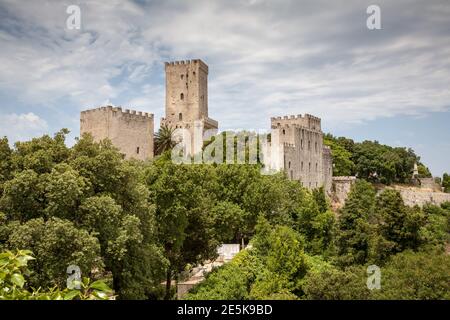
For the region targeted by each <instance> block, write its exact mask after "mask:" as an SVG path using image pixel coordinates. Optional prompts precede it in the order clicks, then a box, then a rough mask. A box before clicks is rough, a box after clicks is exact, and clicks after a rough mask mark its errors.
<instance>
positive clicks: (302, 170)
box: [302, 161, 303, 171]
mask: <svg viewBox="0 0 450 320" xmlns="http://www.w3.org/2000/svg"><path fill="white" fill-rule="evenodd" d="M302 171H303V161H302Z"/></svg>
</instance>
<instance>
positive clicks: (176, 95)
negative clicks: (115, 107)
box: [161, 59, 218, 154]
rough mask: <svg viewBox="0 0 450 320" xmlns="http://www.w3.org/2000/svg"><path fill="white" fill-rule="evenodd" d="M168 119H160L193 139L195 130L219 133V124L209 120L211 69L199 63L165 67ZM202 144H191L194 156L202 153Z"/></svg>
mask: <svg viewBox="0 0 450 320" xmlns="http://www.w3.org/2000/svg"><path fill="white" fill-rule="evenodd" d="M165 71H166V115H165V117H164V118H162V119H161V124H165V125H167V126H169V127H172V128H174V129H188V130H189V132H190V134H191V140H192V139H194V127H197V132H198V129H199V130H200V132H204V131H205V130H209V129H214V130H217V128H218V123H217V121H215V120H213V119H210V118H209V117H208V66H207V65H206V63H204V62H203V61H201V60H200V59H196V60H186V61H175V62H166V63H165ZM201 144H202V143H200V142H199V141H197V142H194V141H193V140H192V141H191V146H192V147H191V150H190V153H191V154H195V153H197V152H199V151H201V150H199V148H200V147H201Z"/></svg>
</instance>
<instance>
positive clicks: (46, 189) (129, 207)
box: [0, 130, 450, 299]
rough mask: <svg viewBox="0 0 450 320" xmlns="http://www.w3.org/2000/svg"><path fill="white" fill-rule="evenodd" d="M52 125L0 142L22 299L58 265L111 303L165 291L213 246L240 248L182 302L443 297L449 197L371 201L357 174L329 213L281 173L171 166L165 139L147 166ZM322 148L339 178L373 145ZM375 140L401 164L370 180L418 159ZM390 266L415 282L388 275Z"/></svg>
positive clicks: (7, 233) (0, 182)
mask: <svg viewBox="0 0 450 320" xmlns="http://www.w3.org/2000/svg"><path fill="white" fill-rule="evenodd" d="M66 134H67V131H66V130H62V131H61V132H58V133H57V134H56V135H55V136H54V137H50V136H43V137H40V138H35V139H33V140H31V141H27V142H19V143H16V144H15V145H14V147H12V148H11V147H10V146H9V144H8V141H7V139H6V138H5V139H1V140H0V251H6V250H9V252H15V250H32V251H33V254H34V257H35V258H36V259H29V261H27V262H29V263H28V264H27V269H28V271H29V274H28V271H26V274H27V284H26V285H25V287H26V288H25V287H24V288H25V291H27V292H28V294H30V295H31V296H33V294H34V293H33V291H31V290H30V288H32V287H34V288H39V287H40V288H56V289H51V290H54V291H51V290H50V289H49V290H50V291H48V292H56V294H55V295H53V296H52V295H50V296H48V297H49V298H61V297H62V294H61V293H60V292H62V291H64V290H65V289H63V288H64V286H65V281H66V278H67V274H66V268H67V266H69V265H77V266H79V267H80V269H81V272H82V274H83V276H86V277H89V278H91V279H93V281H94V282H93V283H97V282H96V281H97V280H98V279H102V278H111V279H112V281H111V284H112V287H113V289H114V291H115V294H116V295H117V298H118V299H162V298H166V299H172V298H174V292H173V288H172V286H171V283H172V282H173V280H177V278H178V275H179V274H180V272H182V271H185V270H186V268H189V267H192V266H195V265H197V264H199V263H202V262H204V261H205V260H209V259H214V258H216V255H217V253H216V248H217V246H218V245H219V244H220V243H243V244H246V245H247V244H249V243H250V244H251V245H252V249H249V250H245V251H243V252H241V253H240V254H239V255H238V256H237V257H236V258H235V259H234V260H233V261H232V262H230V263H229V264H226V265H224V266H223V267H221V268H219V269H217V270H215V271H213V272H212V273H210V274H209V276H208V278H207V280H206V281H204V282H203V283H201V284H200V285H199V286H197V287H196V288H195V289H194V290H193V291H192V293H191V294H189V296H188V297H189V298H191V299H198V298H201V299H203V298H204V299H216V298H221V299H313V298H319V299H329V298H339V299H344V298H361V299H365V298H380V297H381V298H383V297H385V298H390V297H398V296H400V295H401V292H406V291H405V290H409V291H407V292H408V293H405V295H406V297H408V298H421V299H422V298H445V297H446V296H445V294H443V292H445V291H446V290H447V291H448V286H447V287H446V285H445V283H444V282H443V281H441V280H442V276H443V273H444V271H445V270H448V259H449V256H448V255H443V254H442V252H443V250H444V248H445V245H446V244H447V243H448V242H449V220H450V205H449V204H444V205H442V206H441V207H438V206H431V205H430V206H425V207H424V208H423V209H421V208H418V207H416V208H409V207H406V206H405V205H404V204H403V201H402V199H401V197H400V196H399V194H398V193H397V192H395V191H392V190H386V191H385V192H383V193H382V194H380V195H378V196H377V195H376V193H375V191H374V189H373V187H372V185H371V184H370V183H368V182H365V181H363V180H360V181H358V183H356V184H355V185H354V187H353V189H352V192H351V194H350V196H349V200H348V201H347V203H346V205H345V206H344V207H343V208H342V209H341V210H340V212H339V214H338V218H336V215H335V213H334V212H332V211H331V210H330V205H329V203H328V200H327V198H326V197H325V195H324V191H323V190H322V189H318V190H314V191H313V192H310V191H308V190H306V189H305V188H303V187H301V185H300V184H299V183H298V182H295V181H289V180H288V179H287V178H286V177H285V176H284V174H282V173H279V174H274V175H263V174H261V165H260V164H254V165H250V164H241V165H226V164H211V165H205V164H203V165H197V164H196V165H189V164H174V163H173V162H172V161H171V159H170V147H171V144H170V139H169V138H170V135H171V134H166V138H164V141H166V142H164V145H165V147H164V148H161V152H162V154H161V155H159V156H158V157H156V158H155V159H154V160H153V161H151V162H142V161H134V160H124V159H123V156H122V155H121V154H120V153H119V152H118V150H117V149H116V148H114V147H113V146H112V144H111V143H110V142H108V141H102V142H100V143H95V142H94V141H93V139H92V137H91V136H89V135H85V136H83V137H82V138H81V139H79V140H78V141H77V142H76V144H75V145H74V146H73V147H71V148H69V147H67V146H66V144H65V135H66ZM161 139H163V137H161ZM333 139H334V138H333ZM330 140H331V139H330ZM161 141H162V140H161ZM235 142H236V143H237V141H236V140H235ZM333 143H335V144H336V145H338V146H339V148H340V149H339V148H334V150H338V149H339V150H340V151H342V152H341V155H339V154H338V155H336V154H335V157H336V159H337V161H336V163H337V167H338V168H337V169H336V170H340V171H339V172H341V174H352V173H354V172H355V170H362V169H363V166H364V163H365V162H364V161H366V160H362V159H363V158H364V157H363V156H361V157H360V158H361V159H360V160H358V161H356V160H355V159H356V158H354V155H355V154H365V153H366V151H364V149H365V148H366V147H367V148H369V145H370V146H371V147H370V148H373V150H377V148H378V145H377V144H373V145H375V146H373V145H371V144H368V145H367V146H366V144H364V143H363V144H361V146H358V145H356V144H354V143H352V142H351V141H348V140H342V139H336V140H333ZM211 145H212V142H210V144H206V146H205V149H206V148H208V146H211ZM363 145H364V146H363ZM332 148H333V146H332ZM370 148H369V149H370ZM383 148H384V147H383ZM385 149H386V150H387V151H386V152H385V157H387V158H389V157H388V154H391V153H392V154H397V155H398V156H399V157H401V158H402V161H404V163H403V164H402V165H400V166H397V165H398V163H397V162H396V161H397V160H395V161H394V164H393V168H395V170H394V171H395V172H394V171H389V170H385V171H383V170H380V169H379V168H378V167H377V166H378V165H379V164H377V161H381V160H380V159H378V160H376V159H371V160H370V161H369V160H367V161H369V162H370V163H372V164H373V163H375V164H374V165H373V168H375V169H374V170H377V172H378V173H379V174H380V176H381V177H386V178H387V177H390V178H389V179H393V180H394V181H395V180H396V179H397V180H400V179H406V177H407V176H409V172H408V170H409V169H407V168H409V166H410V164H411V163H414V161H416V160H418V158H417V157H416V156H415V155H414V153H412V152H409V151H405V150H404V149H402V150H403V151H405V152H406V154H402V153H401V152H402V151H401V150H396V149H392V150H391V149H389V148H385ZM164 150H165V151H164ZM361 150H362V151H361ZM163 151H164V152H163ZM371 152H372V151H371ZM373 152H374V153H377V152H378V151H373ZM392 154H391V155H392ZM339 157H341V158H339ZM366 158H367V157H366ZM387 158H386V159H387ZM339 159H340V160H339ZM367 159H369V158H367ZM413 160H414V161H413ZM358 168H359V169H358ZM358 172H359V171H358ZM393 172H394V173H393ZM360 176H362V175H360ZM401 177H403V178H401ZM21 259H22V258H21ZM426 259H429V260H430V261H439V263H440V266H439V267H435V268H434V269H433V270H435V272H436V275H435V276H434V277H428V276H427V275H426V269H424V268H428V267H427V266H428V265H427V264H426V263H425V262H424V260H426ZM370 263H375V264H377V265H380V266H381V267H382V268H383V270H386V275H389V277H386V278H383V279H384V280H383V281H388V282H386V288H389V293H386V295H384V296H382V295H380V293H377V294H375V293H374V292H370V291H369V290H367V288H366V287H365V280H364V279H365V277H366V271H365V267H366V266H367V264H370ZM401 268H409V269H408V272H410V273H411V274H417V277H418V279H420V281H418V282H414V281H413V283H410V282H408V281H409V279H408V278H406V277H399V278H395V277H396V274H397V273H399V272H401ZM446 268H447V269H446ZM16 271H17V270H16ZM383 272H384V271H383ZM15 273H18V272H14V274H15ZM24 274H25V273H24ZM383 274H384V273H383ZM389 279H391V280H389ZM396 279H397V280H396ZM8 281H9V282H8V283H9V284H8V286H11V281H10V280H8ZM361 281H362V282H361ZM164 283H165V286H164V285H163V284H164ZM16 285H17V284H16ZM84 285H85V286H86V288H87V286H89V283H88V282H86V283H85V284H84ZM383 285H384V284H383ZM2 286H3V287H5V285H4V283H3V284H2ZM405 286H406V287H405ZM423 286H428V287H432V288H433V294H431V292H430V291H429V290H425V289H424V288H422V287H423ZM20 289H22V288H20ZM330 290H331V291H330ZM401 290H403V291H401ZM88 291H89V290H88ZM46 292H47V291H46ZM386 292H388V291H386ZM416 292H417V295H415V293H416ZM26 294H27V293H26ZM28 294H27V295H28ZM15 297H16V298H19V296H15ZM69 297H70V296H69ZM79 297H80V298H82V296H79Z"/></svg>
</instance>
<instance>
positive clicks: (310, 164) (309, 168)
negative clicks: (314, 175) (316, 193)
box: [309, 162, 311, 172]
mask: <svg viewBox="0 0 450 320" xmlns="http://www.w3.org/2000/svg"><path fill="white" fill-rule="evenodd" d="M309 172H311V162H310V163H309Z"/></svg>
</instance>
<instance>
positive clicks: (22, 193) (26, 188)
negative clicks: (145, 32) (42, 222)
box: [0, 170, 45, 221]
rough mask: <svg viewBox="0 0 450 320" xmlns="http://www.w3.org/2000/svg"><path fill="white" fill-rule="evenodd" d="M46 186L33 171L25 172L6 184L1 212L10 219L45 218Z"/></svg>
mask: <svg viewBox="0 0 450 320" xmlns="http://www.w3.org/2000/svg"><path fill="white" fill-rule="evenodd" d="M43 198H44V186H43V184H42V183H41V179H40V176H39V175H38V174H37V173H36V172H34V171H33V170H24V171H21V172H18V173H16V174H15V176H14V178H13V179H11V180H8V181H6V182H5V183H4V189H3V196H2V198H1V199H0V210H3V211H4V212H5V213H6V215H7V217H8V219H11V220H19V221H26V220H29V219H33V218H38V217H43V216H44V209H45V205H44V201H43Z"/></svg>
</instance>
